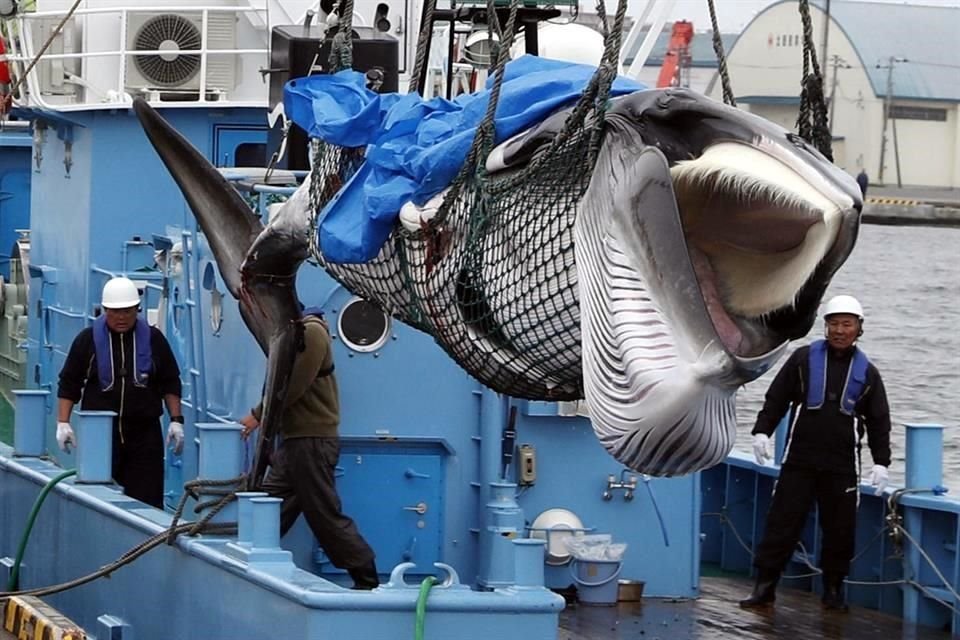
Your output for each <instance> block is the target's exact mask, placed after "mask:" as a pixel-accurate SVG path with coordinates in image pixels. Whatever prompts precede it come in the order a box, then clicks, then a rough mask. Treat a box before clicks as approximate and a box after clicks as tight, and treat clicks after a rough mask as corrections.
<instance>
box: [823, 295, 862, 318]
mask: <svg viewBox="0 0 960 640" xmlns="http://www.w3.org/2000/svg"><path fill="white" fill-rule="evenodd" d="M835 313H849V314H852V315H855V316H857V317H858V318H860V321H861V322H863V307H861V306H860V302H859V301H858V300H857V299H856V298H854V297H853V296H845V295H844V296H834V297H832V298H830V300H829V301H828V302H827V304H825V305H824V306H823V318H824V319H827V318H829V317H830V316H832V315H834V314H835Z"/></svg>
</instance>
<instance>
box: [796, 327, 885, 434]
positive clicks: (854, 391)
mask: <svg viewBox="0 0 960 640" xmlns="http://www.w3.org/2000/svg"><path fill="white" fill-rule="evenodd" d="M808 365H809V369H810V387H809V388H808V389H807V409H820V408H821V407H823V402H824V399H825V397H826V391H827V341H826V340H817V341H816V342H814V343H813V344H811V345H810V354H809V357H808ZM869 365H870V361H869V360H867V355H866V354H865V353H864V352H863V351H861V350H860V349H857V348H856V347H854V348H853V358H851V360H850V367H849V368H848V369H847V377H846V380H845V381H844V383H843V394H842V395H841V398H840V411H842V412H843V413H845V414H847V415H848V416H852V415H853V410H854V408H855V407H856V404H857V400H858V399H859V398H860V394H861V393H863V389H864V387H865V386H866V384H867V369H868V367H869Z"/></svg>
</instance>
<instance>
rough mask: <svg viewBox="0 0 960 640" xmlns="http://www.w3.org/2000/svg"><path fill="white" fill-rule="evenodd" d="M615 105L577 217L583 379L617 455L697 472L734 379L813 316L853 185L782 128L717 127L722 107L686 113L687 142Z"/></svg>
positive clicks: (847, 240) (713, 449) (852, 224)
mask: <svg viewBox="0 0 960 640" xmlns="http://www.w3.org/2000/svg"><path fill="white" fill-rule="evenodd" d="M620 113H623V114H625V115H626V116H627V117H623V118H620V117H617V116H614V117H612V118H609V119H608V123H609V124H610V125H611V127H610V129H609V130H608V134H607V135H608V138H607V139H606V141H605V142H606V144H607V145H608V146H606V147H604V149H603V151H602V152H601V155H600V157H599V159H598V163H597V168H596V170H595V173H594V178H593V181H592V182H591V185H590V188H589V189H588V192H587V194H586V195H585V196H584V199H583V202H582V205H581V211H580V213H579V215H578V218H577V222H576V225H577V226H576V239H577V243H576V247H575V249H576V257H577V273H578V282H579V287H580V312H581V334H582V336H583V342H582V352H583V373H584V390H585V393H586V397H587V401H588V404H589V408H590V415H591V421H592V424H593V428H594V430H595V432H596V434H597V436H598V438H599V439H600V442H601V443H602V444H603V446H604V447H605V448H606V449H607V450H608V451H609V452H610V453H611V455H613V456H614V457H615V458H617V460H619V461H620V462H622V463H623V464H625V465H627V466H629V467H631V468H633V469H636V470H638V471H642V472H644V473H649V474H652V475H676V474H682V473H688V472H690V471H694V470H697V469H703V468H705V467H708V466H710V465H712V464H716V463H717V462H719V461H720V460H722V459H723V457H724V456H725V455H726V454H727V453H728V452H729V451H730V448H731V447H732V446H733V442H734V440H735V438H736V417H735V408H734V394H735V392H736V389H737V388H739V386H741V385H742V384H745V383H747V382H750V381H752V380H754V379H756V378H757V377H759V376H760V375H761V374H762V373H764V372H765V371H767V370H768V369H769V368H770V367H771V366H772V365H773V364H774V362H775V361H776V360H777V359H778V358H779V357H780V355H781V354H782V353H783V351H784V349H785V348H786V345H787V343H788V342H789V341H790V340H792V339H796V338H800V337H802V336H804V335H806V333H807V332H808V331H809V329H810V326H811V325H812V322H813V318H814V317H815V314H816V309H817V306H818V304H819V301H820V297H821V296H822V295H823V292H824V290H825V289H826V286H827V285H828V284H829V282H830V278H831V277H832V275H833V273H834V272H835V271H836V269H837V268H839V266H840V265H841V264H842V263H843V261H844V260H845V259H846V257H847V256H848V255H849V253H850V250H851V249H852V246H853V241H854V238H855V236H856V229H857V226H858V224H859V208H860V204H859V198H858V197H857V196H856V195H855V194H854V193H853V191H852V190H853V189H855V188H856V185H855V184H852V178H849V177H846V178H844V176H837V175H836V174H835V173H834V171H838V170H836V169H835V168H834V167H833V166H832V165H830V164H829V162H828V161H827V160H825V159H824V158H822V156H819V155H818V154H812V153H808V150H807V149H806V148H805V147H800V148H799V149H798V148H797V147H798V145H797V143H794V142H793V141H792V140H791V138H789V137H788V136H789V134H787V135H781V137H780V138H779V139H778V140H777V142H774V141H773V140H772V139H767V138H765V137H764V135H763V134H756V135H753V136H743V137H741V138H736V137H735V136H733V135H732V134H731V133H730V129H729V128H728V129H723V126H722V125H720V126H718V130H719V133H718V134H717V135H715V136H713V137H714V138H716V139H713V140H711V139H709V138H710V137H711V136H712V135H713V131H712V130H710V126H712V125H713V124H715V122H713V123H711V125H703V126H702V128H701V129H700V131H699V135H697V134H690V133H689V132H690V129H689V128H686V127H678V128H677V130H679V129H683V131H685V132H686V133H685V135H686V134H689V135H690V136H691V137H692V138H693V139H694V140H695V142H696V144H694V145H691V146H690V147H680V146H679V145H677V144H671V139H670V136H669V134H670V131H671V130H667V129H665V128H664V129H661V130H658V131H657V133H658V134H663V136H662V140H665V141H666V142H663V143H658V142H657V141H658V140H660V139H661V138H655V137H654V136H653V135H652V132H651V131H650V127H648V126H645V125H644V121H643V119H642V115H641V116H638V115H637V114H638V113H639V111H637V110H630V109H629V107H628V106H626V105H625V106H624V107H623V111H621V112H620ZM724 115H726V116H728V117H729V119H728V120H725V121H724V123H723V124H726V125H727V126H730V125H729V123H730V122H733V123H735V124H736V123H738V122H739V119H740V118H743V119H744V121H745V122H746V123H747V124H749V125H751V126H752V125H754V124H755V123H754V122H753V121H751V120H748V119H747V118H748V116H742V115H740V114H739V113H737V112H735V110H729V111H726V112H725V113H724ZM715 120H716V118H715ZM674 124H675V123H674ZM684 124H689V120H688V121H686V122H685V123H684ZM762 127H763V124H762V123H761V124H758V125H757V128H762ZM784 133H786V132H784ZM651 142H653V143H654V144H650V143H651Z"/></svg>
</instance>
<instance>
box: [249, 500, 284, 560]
mask: <svg viewBox="0 0 960 640" xmlns="http://www.w3.org/2000/svg"><path fill="white" fill-rule="evenodd" d="M282 502H283V500H281V499H280V498H250V504H251V506H252V507H253V514H252V515H253V518H252V520H253V527H252V533H253V535H252V536H251V538H250V546H251V547H253V548H254V549H279V548H280V504H281V503H282Z"/></svg>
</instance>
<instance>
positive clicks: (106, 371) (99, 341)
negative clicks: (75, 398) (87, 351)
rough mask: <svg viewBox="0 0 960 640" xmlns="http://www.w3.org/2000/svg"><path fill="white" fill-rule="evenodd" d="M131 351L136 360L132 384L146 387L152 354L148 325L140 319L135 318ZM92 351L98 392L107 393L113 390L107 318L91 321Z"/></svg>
mask: <svg viewBox="0 0 960 640" xmlns="http://www.w3.org/2000/svg"><path fill="white" fill-rule="evenodd" d="M130 333H131V335H132V337H133V351H134V355H135V359H136V367H137V368H136V371H135V374H134V376H133V384H135V385H137V386H138V387H143V386H146V384H147V380H148V379H149V378H150V372H151V370H152V369H153V352H152V351H151V347H150V325H148V324H147V323H146V321H145V320H144V319H143V318H142V317H139V316H138V317H137V321H136V322H135V323H134V324H133V331H131V332H130ZM93 349H94V353H95V354H96V356H97V375H98V376H99V378H100V390H101V391H109V390H110V389H112V388H113V382H114V380H113V375H114V374H113V349H112V348H111V346H110V327H108V326H107V317H106V316H105V315H102V316H100V317H99V318H97V319H96V320H94V321H93Z"/></svg>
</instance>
